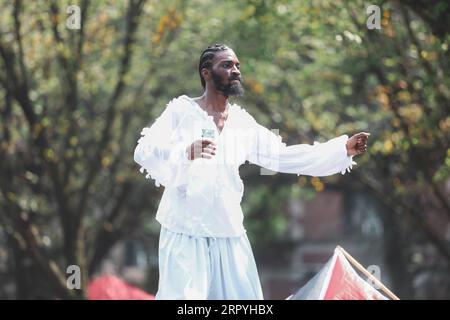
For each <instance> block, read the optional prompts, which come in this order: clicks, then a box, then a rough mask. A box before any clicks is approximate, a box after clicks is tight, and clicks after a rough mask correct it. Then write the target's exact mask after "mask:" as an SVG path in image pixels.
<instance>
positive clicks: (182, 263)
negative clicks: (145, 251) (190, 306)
mask: <svg viewBox="0 0 450 320" xmlns="http://www.w3.org/2000/svg"><path fill="white" fill-rule="evenodd" d="M156 299H157V300H167V299H170V300H184V299H187V300H205V299H207V300H230V299H231V300H262V299H263V294H262V289H261V284H260V280H259V276H258V272H257V268H256V264H255V260H254V257H253V253H252V250H251V247H250V243H249V241H248V238H247V233H244V234H242V235H241V236H240V237H230V238H204V237H193V236H189V235H185V234H181V233H174V232H171V231H170V230H167V229H166V228H164V227H162V229H161V234H160V240H159V287H158V292H157V294H156Z"/></svg>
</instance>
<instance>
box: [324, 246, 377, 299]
mask: <svg viewBox="0 0 450 320" xmlns="http://www.w3.org/2000/svg"><path fill="white" fill-rule="evenodd" d="M342 259H345V258H344V257H343V256H342V255H340V254H338V255H337V257H336V262H335V264H334V266H332V270H331V277H330V281H329V283H328V288H327V291H326V293H325V296H324V300H383V299H384V298H383V296H382V295H381V294H379V293H378V292H377V291H376V290H374V289H372V287H371V286H370V285H369V284H368V283H367V282H365V281H364V280H363V279H362V278H360V277H359V276H358V275H357V274H356V273H355V271H354V270H353V268H351V267H350V268H349V267H347V264H345V263H344V262H343V261H342Z"/></svg>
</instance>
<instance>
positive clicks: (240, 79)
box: [228, 77, 244, 82]
mask: <svg viewBox="0 0 450 320" xmlns="http://www.w3.org/2000/svg"><path fill="white" fill-rule="evenodd" d="M228 80H229V81H233V80H238V81H239V82H242V81H243V80H244V79H243V78H242V77H230V78H229V79H228Z"/></svg>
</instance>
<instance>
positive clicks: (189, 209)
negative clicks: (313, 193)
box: [134, 95, 356, 237]
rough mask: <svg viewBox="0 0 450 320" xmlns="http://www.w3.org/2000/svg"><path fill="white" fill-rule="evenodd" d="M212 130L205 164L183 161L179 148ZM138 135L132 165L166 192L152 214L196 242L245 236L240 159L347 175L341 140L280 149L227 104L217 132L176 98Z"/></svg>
mask: <svg viewBox="0 0 450 320" xmlns="http://www.w3.org/2000/svg"><path fill="white" fill-rule="evenodd" d="M203 129H209V130H213V131H210V132H214V140H215V141H216V144H217V150H216V155H215V156H213V158H212V159H204V158H200V159H195V160H193V161H192V160H189V159H188V158H187V155H186V147H187V146H189V145H190V144H191V143H192V142H194V141H195V140H198V139H201V138H202V130H203ZM141 135H142V137H141V138H140V139H139V140H138V145H137V146H136V149H135V151H134V160H135V161H136V162H137V163H138V164H140V165H141V166H142V167H141V169H140V171H141V172H142V173H144V171H145V170H146V171H147V175H146V178H152V179H154V180H155V185H156V186H158V187H159V186H160V185H163V186H164V187H165V190H164V193H163V196H162V198H161V202H160V204H159V207H158V211H157V213H156V219H157V220H158V222H159V223H160V224H161V225H163V226H164V227H166V228H167V229H169V230H171V231H173V232H178V233H184V234H188V235H192V236H199V237H234V236H240V235H241V234H242V233H244V232H245V228H244V226H243V220H244V215H243V212H242V209H241V200H242V195H243V193H244V185H243V183H242V180H241V178H240V176H239V166H240V165H241V164H243V163H245V162H246V161H247V160H248V161H249V162H251V163H254V164H257V165H259V166H261V167H263V168H266V169H268V170H272V171H277V172H284V173H292V174H297V175H308V176H317V177H320V176H329V175H333V174H336V173H338V172H341V173H342V174H344V173H345V172H346V171H348V172H350V169H351V168H352V165H354V164H356V163H355V162H353V157H352V156H347V150H346V146H345V144H346V142H347V140H348V136H347V135H342V136H340V137H337V138H334V139H331V140H329V141H327V142H325V143H317V142H315V143H314V145H309V144H297V145H291V146H286V144H285V143H283V142H282V141H281V137H280V136H278V135H277V134H275V133H273V132H272V131H270V130H268V129H266V128H265V127H263V126H261V125H260V124H258V123H257V122H256V120H255V119H254V118H253V117H252V116H251V115H250V114H249V113H248V112H247V111H246V110H245V109H243V108H241V107H239V106H238V105H236V104H229V105H228V118H227V120H226V122H225V125H224V127H223V129H222V131H221V132H220V133H219V131H218V129H217V127H216V124H215V123H214V120H213V117H212V116H209V115H208V113H207V112H206V111H205V110H204V109H202V108H201V107H200V106H199V105H198V104H197V102H195V101H194V100H193V99H192V98H190V97H188V96H186V95H183V96H180V97H178V98H176V99H173V100H172V101H170V102H169V104H168V105H167V107H166V109H165V110H164V111H163V112H162V114H161V115H160V116H159V117H158V118H157V119H156V121H155V122H154V123H153V125H151V126H150V127H146V128H144V129H143V130H142V132H141Z"/></svg>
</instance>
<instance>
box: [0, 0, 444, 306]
mask: <svg viewBox="0 0 450 320" xmlns="http://www.w3.org/2000/svg"><path fill="white" fill-rule="evenodd" d="M73 4H77V5H79V6H80V7H81V12H82V29H81V30H70V29H68V28H66V19H67V17H68V14H67V13H66V10H65V9H66V8H67V7H68V6H69V5H73ZM373 4H378V5H379V6H380V7H381V12H382V20H381V25H382V29H381V30H368V29H367V28H366V25H365V21H366V19H367V15H366V13H365V7H366V6H367V3H366V2H364V1H362V0H356V1H351V2H349V1H339V0H338V1H335V0H334V1H331V0H319V1H274V0H266V1H264V0H245V1H231V0H229V1H221V2H217V1H210V0H192V1H181V0H180V1H164V2H158V1H138V0H130V1H123V2H117V1H111V0H99V1H93V2H90V1H62V0H61V1H34V2H24V1H5V0H1V1H0V8H1V10H0V70H1V71H0V84H1V85H2V87H1V90H0V113H1V115H0V137H1V149H0V150H1V152H0V170H1V173H0V177H1V179H0V182H1V183H0V189H1V192H0V205H1V207H0V210H1V212H0V217H1V220H0V222H1V228H0V230H1V236H2V238H1V239H2V241H4V243H6V244H7V245H8V247H9V248H11V250H10V251H11V252H10V256H11V259H10V260H9V261H10V262H9V263H10V266H9V268H10V269H9V270H10V271H9V273H8V275H13V276H14V277H15V279H16V283H17V284H18V286H19V290H18V295H19V296H21V297H23V298H30V297H31V298H32V297H44V298H48V297H64V298H73V297H76V296H74V293H73V292H70V291H68V290H65V268H66V266H67V265H70V264H78V265H80V266H81V267H82V270H89V272H85V273H83V274H84V275H85V276H84V278H83V281H84V283H85V282H86V281H87V275H88V274H92V273H93V272H95V270H96V268H98V266H99V264H100V262H101V261H102V259H103V258H104V257H105V255H106V254H107V253H108V250H109V249H110V248H111V247H112V245H113V244H114V243H116V242H117V241H119V240H120V239H123V238H124V237H128V236H130V235H131V234H135V233H137V232H140V233H144V234H146V237H147V238H146V239H147V240H148V239H153V241H154V242H155V243H156V242H157V234H158V227H157V224H156V223H155V222H154V219H153V217H154V214H155V212H156V208H157V205H158V201H159V199H160V196H161V190H159V189H156V188H155V187H154V185H153V184H152V183H149V181H148V180H145V179H144V177H143V175H141V174H140V173H139V171H138V166H137V165H136V164H135V163H134V162H133V157H132V154H133V150H134V147H135V145H136V141H137V139H138V138H139V133H140V131H141V129H142V127H144V126H146V125H150V124H151V123H152V122H153V121H154V119H155V118H156V117H157V116H158V115H159V114H160V113H161V112H162V110H163V108H164V106H165V105H166V103H167V102H168V101H169V100H170V99H171V98H173V97H175V96H178V95H181V94H188V95H190V96H195V95H200V94H201V86H200V81H199V78H198V75H197V71H196V70H197V63H198V58H199V54H200V52H201V51H202V50H203V49H204V48H205V47H206V46H207V45H210V44H213V43H217V42H223V43H226V44H228V45H229V46H230V47H232V48H234V49H235V51H236V53H237V55H238V57H239V59H240V62H241V65H242V73H243V77H244V82H245V88H246V95H245V96H244V97H243V98H242V99H240V100H239V104H241V105H242V106H244V107H245V108H246V109H247V110H248V111H249V112H250V113H251V114H252V115H254V116H255V118H256V119H257V120H258V121H259V122H260V123H261V124H263V125H265V126H267V127H268V128H279V129H280V134H281V135H282V136H283V137H284V141H285V142H287V143H288V144H293V143H312V142H313V141H314V140H317V141H320V142H323V141H325V140H327V139H330V138H332V137H335V136H337V135H340V134H349V135H351V134H352V133H356V132H358V131H367V132H370V133H371V137H370V140H369V150H368V153H367V154H366V155H364V156H363V157H361V158H357V159H356V161H357V162H358V166H357V167H358V168H357V169H356V170H354V171H353V172H352V174H351V175H348V174H347V175H346V176H344V177H340V178H339V177H330V178H327V179H317V178H310V177H297V176H294V175H289V176H288V175H276V176H272V177H264V176H263V177H260V176H258V175H257V173H256V171H255V170H254V168H252V167H251V166H243V167H242V168H241V173H242V175H243V177H244V179H245V180H246V186H247V188H246V193H245V197H244V202H243V208H244V211H245V212H246V214H247V218H246V225H247V227H248V230H249V234H250V237H251V238H253V239H254V240H255V241H254V244H255V250H256V252H258V253H262V252H263V251H264V250H265V249H264V248H267V246H268V245H270V243H271V242H273V241H283V239H284V238H283V234H284V233H285V232H286V230H287V228H288V223H287V220H286V210H285V209H286V203H287V202H288V201H289V199H292V198H301V199H304V200H308V199H311V198H312V197H314V194H315V193H316V192H322V191H323V190H326V189H327V185H338V186H341V187H345V188H346V190H350V192H351V190H354V189H355V188H363V189H365V190H367V191H368V192H370V193H372V194H374V195H376V196H377V198H378V200H379V201H380V202H382V203H383V204H384V205H386V207H387V208H389V210H392V214H390V215H389V216H388V217H383V219H382V220H383V222H384V227H385V229H389V230H391V231H392V232H393V233H394V234H395V238H393V239H395V241H398V244H399V245H398V246H395V248H394V247H393V249H391V251H394V252H393V253H392V252H391V253H392V256H396V255H397V256H398V257H402V258H399V261H391V263H392V264H398V265H399V268H397V269H396V268H393V270H397V273H396V274H394V277H395V276H396V275H398V274H400V273H409V274H411V278H409V280H410V281H412V280H411V279H412V277H413V275H414V273H415V272H417V268H418V267H414V266H413V267H411V265H412V262H411V261H410V260H409V259H410V258H409V257H410V256H412V255H413V254H414V250H415V249H414V248H415V247H414V245H415V244H417V243H423V242H424V241H425V242H426V243H429V244H430V245H431V246H432V247H433V248H435V250H436V252H437V254H438V255H439V256H440V257H441V258H442V259H443V261H444V263H443V264H438V267H439V268H440V267H441V266H442V265H444V268H445V269H444V270H446V271H445V272H446V273H448V262H449V261H450V249H449V245H448V238H447V239H446V238H445V234H444V233H445V232H444V233H443V232H442V230H441V228H440V227H441V226H442V225H444V226H445V225H446V223H448V218H449V217H450V210H449V203H448V190H446V189H445V183H446V181H448V179H449V174H450V146H449V136H450V135H449V133H450V117H449V114H450V113H449V108H450V103H449V100H450V91H449V88H450V84H449V74H448V70H450V66H449V63H450V59H449V45H450V37H449V32H448V19H447V20H446V19H445V18H446V17H448V4H447V2H446V1H431V2H428V6H426V5H422V2H417V1H416V2H410V1H399V2H394V1H373ZM421 6H422V7H421ZM424 7H426V9H424ZM433 8H435V9H436V10H437V11H436V10H434V9H433ZM359 167H360V168H359ZM352 188H353V189H352ZM436 226H438V227H436ZM393 241H394V240H393ZM386 245H387V247H388V248H389V246H390V245H391V243H387V244H386ZM395 250H402V252H398V251H395ZM30 261H31V262H30ZM402 263H403V264H402ZM434 267H436V266H434ZM26 272H29V273H30V274H37V273H39V274H43V275H44V276H39V277H36V278H35V279H25V278H22V279H21V276H20V275H21V274H24V273H26ZM394 284H395V285H396V291H397V292H407V291H408V290H407V289H408V288H409V287H407V286H406V285H405V284H404V283H394ZM401 286H403V290H402V288H401ZM83 287H85V286H83ZM42 288H45V289H42ZM405 288H406V289H405ZM77 294H78V293H77ZM79 294H80V296H82V295H83V294H84V293H83V292H81V293H79ZM447 294H448V293H447ZM405 295H407V296H408V297H413V294H412V293H411V292H407V293H405ZM400 296H401V294H400Z"/></svg>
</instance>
